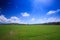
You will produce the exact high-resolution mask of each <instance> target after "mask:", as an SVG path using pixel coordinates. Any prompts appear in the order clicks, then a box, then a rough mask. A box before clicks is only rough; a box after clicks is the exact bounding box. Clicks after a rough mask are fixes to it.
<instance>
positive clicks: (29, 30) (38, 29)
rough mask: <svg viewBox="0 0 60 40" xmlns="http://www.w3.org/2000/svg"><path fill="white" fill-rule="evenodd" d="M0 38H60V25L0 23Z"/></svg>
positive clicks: (9, 39)
mask: <svg viewBox="0 0 60 40" xmlns="http://www.w3.org/2000/svg"><path fill="white" fill-rule="evenodd" d="M0 40H60V25H0Z"/></svg>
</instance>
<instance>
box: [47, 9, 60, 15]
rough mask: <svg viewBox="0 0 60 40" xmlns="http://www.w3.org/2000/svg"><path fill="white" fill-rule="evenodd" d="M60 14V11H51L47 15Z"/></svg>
mask: <svg viewBox="0 0 60 40" xmlns="http://www.w3.org/2000/svg"><path fill="white" fill-rule="evenodd" d="M58 12H60V9H57V10H52V11H49V12H48V13H47V15H51V14H56V13H58Z"/></svg>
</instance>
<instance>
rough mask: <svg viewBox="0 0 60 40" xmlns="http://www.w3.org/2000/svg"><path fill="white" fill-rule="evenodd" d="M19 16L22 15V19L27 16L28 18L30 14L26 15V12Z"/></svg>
mask: <svg viewBox="0 0 60 40" xmlns="http://www.w3.org/2000/svg"><path fill="white" fill-rule="evenodd" d="M21 15H22V16H23V17H28V16H30V14H28V13H27V12H24V13H21Z"/></svg>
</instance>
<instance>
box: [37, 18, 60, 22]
mask: <svg viewBox="0 0 60 40" xmlns="http://www.w3.org/2000/svg"><path fill="white" fill-rule="evenodd" d="M48 22H60V18H55V17H50V18H40V19H37V22H36V23H48Z"/></svg>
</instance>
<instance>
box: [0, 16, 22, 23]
mask: <svg viewBox="0 0 60 40" xmlns="http://www.w3.org/2000/svg"><path fill="white" fill-rule="evenodd" d="M0 22H1V23H19V24H21V23H23V22H22V21H21V20H20V19H19V18H18V17H15V16H12V17H11V18H9V19H7V18H6V17H5V16H4V15H0Z"/></svg>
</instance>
